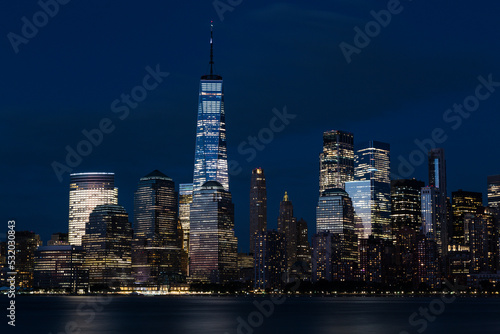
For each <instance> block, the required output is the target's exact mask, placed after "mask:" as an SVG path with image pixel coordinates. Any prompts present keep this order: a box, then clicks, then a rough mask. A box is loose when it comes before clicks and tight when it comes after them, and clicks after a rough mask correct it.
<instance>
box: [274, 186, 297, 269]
mask: <svg viewBox="0 0 500 334" xmlns="http://www.w3.org/2000/svg"><path fill="white" fill-rule="evenodd" d="M278 232H280V233H283V234H284V235H285V243H286V256H287V260H286V262H287V266H288V269H290V268H291V267H292V266H293V265H294V264H295V262H296V261H297V235H298V234H297V218H295V217H294V216H293V204H292V202H291V201H290V199H289V198H288V193H287V192H286V191H285V196H284V197H283V200H282V201H281V202H280V212H279V216H278Z"/></svg>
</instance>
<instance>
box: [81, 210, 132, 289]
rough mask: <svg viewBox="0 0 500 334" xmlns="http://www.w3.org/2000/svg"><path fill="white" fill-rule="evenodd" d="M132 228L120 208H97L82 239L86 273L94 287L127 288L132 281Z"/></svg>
mask: <svg viewBox="0 0 500 334" xmlns="http://www.w3.org/2000/svg"><path fill="white" fill-rule="evenodd" d="M131 243H132V228H131V225H130V222H129V220H128V214H127V212H126V211H125V209H124V208H123V207H122V206H120V205H114V204H105V205H98V206H96V207H95V208H94V210H93V211H92V213H91V214H90V216H89V222H88V224H87V227H86V229H85V235H84V236H83V237H82V244H83V249H84V250H85V269H87V270H88V271H89V284H90V285H91V289H92V286H93V287H96V286H107V287H119V286H128V285H131V284H132V282H133V279H132V253H131Z"/></svg>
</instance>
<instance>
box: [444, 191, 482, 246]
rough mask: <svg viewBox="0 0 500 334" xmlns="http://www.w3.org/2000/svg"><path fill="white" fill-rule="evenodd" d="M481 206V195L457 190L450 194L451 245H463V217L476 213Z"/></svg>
mask: <svg viewBox="0 0 500 334" xmlns="http://www.w3.org/2000/svg"><path fill="white" fill-rule="evenodd" d="M482 205H483V194H482V193H478V192H473V191H464V190H462V189H459V190H458V191H453V192H452V193H451V210H452V215H453V243H454V244H457V245H463V244H464V224H465V223H464V216H465V214H467V213H472V214H474V213H476V212H477V209H478V208H479V207H481V206H482Z"/></svg>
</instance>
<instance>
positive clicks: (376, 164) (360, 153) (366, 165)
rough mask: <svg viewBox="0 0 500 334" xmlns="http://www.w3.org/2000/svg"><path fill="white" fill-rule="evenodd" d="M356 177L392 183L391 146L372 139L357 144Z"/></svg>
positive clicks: (361, 179) (360, 179)
mask: <svg viewBox="0 0 500 334" xmlns="http://www.w3.org/2000/svg"><path fill="white" fill-rule="evenodd" d="M355 149H356V156H355V165H354V175H355V179H356V180H359V181H364V180H374V181H376V182H382V183H387V184H390V183H391V146H390V145H389V144H387V143H383V142H379V141H376V140H370V141H368V142H365V143H359V144H356V145H355Z"/></svg>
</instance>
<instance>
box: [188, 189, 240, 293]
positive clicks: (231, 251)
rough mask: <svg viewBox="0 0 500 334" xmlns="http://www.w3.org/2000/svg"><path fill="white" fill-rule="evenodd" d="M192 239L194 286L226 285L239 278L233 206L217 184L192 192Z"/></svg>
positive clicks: (191, 274) (190, 270) (190, 264)
mask: <svg viewBox="0 0 500 334" xmlns="http://www.w3.org/2000/svg"><path fill="white" fill-rule="evenodd" d="M190 221H191V231H190V237H189V276H190V278H191V280H192V281H193V282H206V283H225V282H229V281H231V280H233V279H234V278H235V277H236V275H237V246H238V241H237V238H236V236H235V235H234V204H233V203H232V199H231V193H230V192H228V191H226V190H225V189H224V187H223V186H222V185H221V184H220V183H219V182H216V181H208V182H206V183H205V184H204V185H203V186H202V187H201V188H200V189H199V190H195V191H194V192H193V203H192V204H191V214H190Z"/></svg>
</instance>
